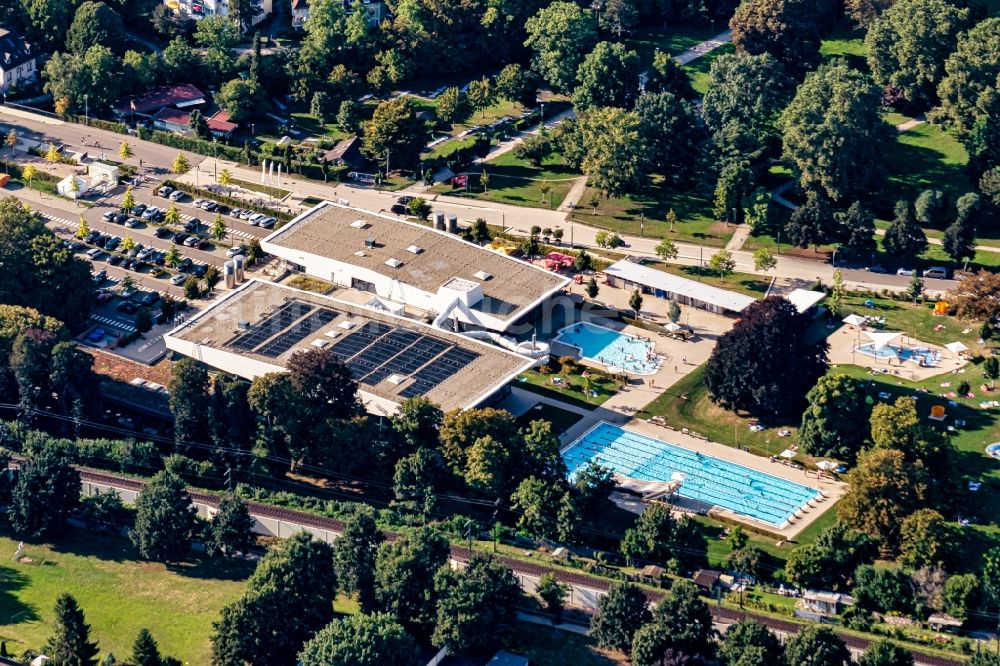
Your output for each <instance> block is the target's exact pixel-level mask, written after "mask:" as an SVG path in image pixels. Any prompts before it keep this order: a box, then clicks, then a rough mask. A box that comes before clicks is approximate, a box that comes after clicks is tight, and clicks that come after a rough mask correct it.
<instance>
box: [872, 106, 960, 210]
mask: <svg viewBox="0 0 1000 666" xmlns="http://www.w3.org/2000/svg"><path fill="white" fill-rule="evenodd" d="M885 160H886V166H887V167H888V168H889V188H888V190H889V191H888V192H887V193H886V199H887V202H886V203H888V204H889V206H888V209H889V210H891V202H892V201H895V200H896V199H898V198H906V199H908V200H910V201H913V200H914V199H915V198H916V197H917V195H918V194H919V193H920V191H921V190H925V189H927V188H928V187H933V188H935V189H939V190H942V191H944V192H945V193H946V194H948V196H949V198H950V199H951V200H952V201H954V200H955V199H957V198H958V197H959V196H961V195H962V194H965V193H966V192H968V191H969V190H970V189H971V185H970V184H969V179H968V178H967V177H966V175H965V165H966V163H967V162H968V161H969V155H968V153H967V152H966V151H965V148H964V147H963V146H962V144H961V143H959V142H958V140H957V139H955V137H953V136H952V135H950V134H949V133H948V132H947V131H945V130H944V129H943V128H941V127H939V126H937V125H933V124H931V123H924V124H923V125H918V126H917V127H914V128H912V129H909V130H907V131H905V132H902V133H900V134H899V138H898V140H897V141H896V143H895V144H893V145H892V146H890V149H889V151H888V152H887V153H886V156H885Z"/></svg>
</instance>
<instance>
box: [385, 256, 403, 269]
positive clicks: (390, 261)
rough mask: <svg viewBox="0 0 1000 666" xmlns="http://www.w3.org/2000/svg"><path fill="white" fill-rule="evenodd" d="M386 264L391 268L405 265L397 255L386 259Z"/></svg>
mask: <svg viewBox="0 0 1000 666" xmlns="http://www.w3.org/2000/svg"><path fill="white" fill-rule="evenodd" d="M385 265H386V266H388V267H389V268H399V267H400V266H402V265H403V262H402V261H400V260H399V259H397V258H395V257H389V258H388V259H386V260H385Z"/></svg>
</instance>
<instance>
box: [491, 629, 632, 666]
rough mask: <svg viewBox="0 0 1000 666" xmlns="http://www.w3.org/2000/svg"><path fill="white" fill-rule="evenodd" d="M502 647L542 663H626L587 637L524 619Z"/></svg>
mask: <svg viewBox="0 0 1000 666" xmlns="http://www.w3.org/2000/svg"><path fill="white" fill-rule="evenodd" d="M504 648H505V649H507V650H509V651H510V652H513V653H514V654H519V655H523V656H525V657H527V658H528V661H529V662H530V663H532V664H545V666H619V665H621V666H624V665H625V664H628V663H629V662H628V661H627V660H626V659H625V655H623V654H619V653H614V652H608V651H606V650H602V649H600V648H598V647H597V645H596V643H595V642H594V639H592V638H590V637H588V636H581V635H579V634H574V633H570V632H568V631H562V630H560V629H553V628H552V627H544V626H541V625H537V624H530V623H527V622H520V623H518V625H517V627H516V628H515V630H514V636H513V637H512V638H510V639H508V640H507V641H506V643H505V644H504ZM478 663H481V662H478Z"/></svg>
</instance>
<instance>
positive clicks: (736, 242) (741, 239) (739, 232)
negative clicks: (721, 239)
mask: <svg viewBox="0 0 1000 666" xmlns="http://www.w3.org/2000/svg"><path fill="white" fill-rule="evenodd" d="M748 238H750V225H749V224H740V225H737V227H736V231H734V232H733V235H732V237H731V238H730V239H729V242H728V243H726V249H727V250H729V251H730V252H735V251H736V250H742V249H743V244H744V243H746V242H747V239H748Z"/></svg>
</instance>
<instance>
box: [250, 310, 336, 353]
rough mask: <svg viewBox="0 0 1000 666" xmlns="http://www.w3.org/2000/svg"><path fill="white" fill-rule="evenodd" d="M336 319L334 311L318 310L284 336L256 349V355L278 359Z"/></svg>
mask: <svg viewBox="0 0 1000 666" xmlns="http://www.w3.org/2000/svg"><path fill="white" fill-rule="evenodd" d="M336 318H337V313H336V312H335V311H333V310H330V309H328V308H320V309H319V310H318V311H317V312H313V313H312V314H311V315H309V316H308V317H306V318H305V319H303V320H301V321H299V322H298V323H297V324H294V325H293V326H292V327H291V329H289V330H288V331H285V333H284V334H282V335H279V336H278V337H277V338H275V339H274V340H271V342H268V343H267V344H266V345H264V346H263V347H261V348H260V349H258V350H257V353H258V354H260V355H261V356H267V357H269V358H278V357H279V356H281V355H282V354H284V353H285V352H286V351H288V350H289V349H291V348H292V347H294V346H295V345H297V344H299V343H300V342H302V341H303V340H305V339H306V338H308V337H309V336H310V335H312V334H313V333H315V332H316V331H318V330H319V329H321V328H323V327H324V326H326V325H327V324H329V323H330V322H331V321H333V320H334V319H336Z"/></svg>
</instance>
